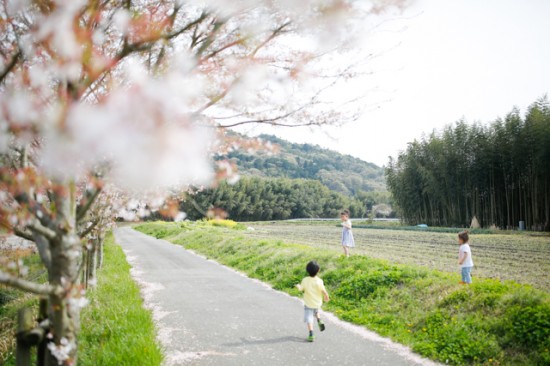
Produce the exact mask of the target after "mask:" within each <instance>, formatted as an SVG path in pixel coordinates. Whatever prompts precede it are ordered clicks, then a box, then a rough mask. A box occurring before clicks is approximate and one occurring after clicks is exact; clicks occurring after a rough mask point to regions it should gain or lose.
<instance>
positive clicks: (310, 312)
mask: <svg viewBox="0 0 550 366" xmlns="http://www.w3.org/2000/svg"><path fill="white" fill-rule="evenodd" d="M319 269H320V268H319V264H317V262H316V261H311V262H309V263H308V264H307V266H306V271H307V273H308V274H309V277H305V278H304V279H303V280H302V282H301V283H300V284H297V285H296V288H297V289H298V290H300V291H303V292H304V322H306V323H307V330H308V331H309V336H308V338H307V340H308V341H310V342H313V340H314V339H315V337H314V335H313V318H314V317H315V318H316V319H317V324H318V325H319V329H320V330H321V332H322V331H324V330H325V324H324V323H323V322H322V321H321V315H320V314H319V309H320V308H321V305H323V299H324V300H325V302H328V301H329V300H330V299H329V297H328V293H327V290H326V289H325V285H324V283H323V280H322V279H320V278H319V277H317V274H318V273H319Z"/></svg>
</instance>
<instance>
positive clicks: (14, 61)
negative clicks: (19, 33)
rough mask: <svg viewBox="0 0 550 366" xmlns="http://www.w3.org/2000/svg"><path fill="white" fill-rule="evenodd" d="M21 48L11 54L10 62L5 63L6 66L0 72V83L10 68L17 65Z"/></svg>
mask: <svg viewBox="0 0 550 366" xmlns="http://www.w3.org/2000/svg"><path fill="white" fill-rule="evenodd" d="M21 56H22V53H21V50H18V51H17V52H16V53H15V55H13V56H12V58H11V60H10V62H9V63H8V64H7V65H6V68H5V69H4V70H3V71H2V72H1V73H0V84H2V83H3V82H4V79H5V78H6V77H7V76H8V75H9V73H10V72H11V70H13V68H14V67H15V65H17V62H18V61H19V58H21Z"/></svg>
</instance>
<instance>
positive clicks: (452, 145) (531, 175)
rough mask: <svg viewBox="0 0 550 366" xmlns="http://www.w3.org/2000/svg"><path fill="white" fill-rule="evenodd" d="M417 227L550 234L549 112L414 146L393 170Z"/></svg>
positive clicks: (448, 133) (405, 211)
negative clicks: (521, 228)
mask: <svg viewBox="0 0 550 366" xmlns="http://www.w3.org/2000/svg"><path fill="white" fill-rule="evenodd" d="M386 179H387V185H388V190H390V192H391V193H392V194H393V196H394V199H395V203H396V204H397V205H398V206H399V210H400V214H401V217H402V218H403V220H404V221H406V222H407V223H410V224H419V223H426V224H428V225H433V226H457V227H465V226H469V225H470V223H471V220H472V219H473V217H474V216H475V217H476V218H477V219H478V221H479V223H480V224H481V226H483V227H498V228H503V229H513V228H517V227H518V226H519V222H520V221H523V222H525V226H526V228H527V229H530V230H541V231H542V230H544V231H548V230H550V104H549V102H548V99H547V97H546V96H545V97H543V98H541V99H539V100H538V101H537V102H535V103H533V104H532V105H531V106H530V107H529V108H528V110H527V112H526V113H525V116H522V115H521V114H520V112H519V111H518V110H517V109H513V110H512V111H511V112H510V113H509V114H508V115H506V117H505V118H504V119H502V118H499V119H497V120H495V121H494V122H493V123H491V124H489V125H482V124H479V123H476V124H473V125H470V124H467V123H466V122H464V121H459V122H457V123H456V124H455V125H454V126H447V127H446V128H445V129H444V130H443V131H441V132H433V133H432V134H431V135H429V136H425V137H423V138H422V139H421V140H420V141H416V140H415V141H414V142H412V143H409V145H408V147H407V149H406V150H405V151H404V152H402V153H400V155H399V156H398V158H397V159H396V160H395V159H390V162H389V164H388V166H387V168H386Z"/></svg>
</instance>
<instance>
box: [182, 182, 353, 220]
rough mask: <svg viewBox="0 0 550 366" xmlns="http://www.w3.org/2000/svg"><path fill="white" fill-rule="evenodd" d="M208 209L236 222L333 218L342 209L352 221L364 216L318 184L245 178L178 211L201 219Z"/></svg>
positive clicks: (194, 199)
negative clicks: (214, 208)
mask: <svg viewBox="0 0 550 366" xmlns="http://www.w3.org/2000/svg"><path fill="white" fill-rule="evenodd" d="M197 207H199V208H201V210H198V209H197ZM211 207H216V208H221V209H223V210H225V211H226V212H227V213H228V214H229V217H230V218H231V219H234V220H237V221H255V220H284V219H293V218H316V217H323V218H324V217H336V216H338V214H339V212H340V211H341V210H342V209H344V208H349V209H350V211H351V214H352V216H353V217H357V216H362V215H363V207H362V204H361V202H359V201H358V200H354V199H351V198H349V197H346V196H344V195H342V194H340V193H336V192H334V191H331V190H330V189H329V188H327V187H326V186H324V185H323V184H321V183H320V182H319V181H315V180H305V179H287V178H271V179H262V178H257V177H244V178H242V179H241V180H240V181H239V182H237V183H236V184H234V185H231V184H228V183H227V182H224V183H221V184H219V185H218V186H217V187H216V188H212V189H207V190H204V191H201V192H198V193H197V194H195V195H193V196H192V197H189V198H188V199H187V200H185V201H183V202H181V203H180V209H181V211H184V212H186V213H187V215H188V216H189V218H191V219H199V218H202V217H204V211H206V210H207V209H209V208H211Z"/></svg>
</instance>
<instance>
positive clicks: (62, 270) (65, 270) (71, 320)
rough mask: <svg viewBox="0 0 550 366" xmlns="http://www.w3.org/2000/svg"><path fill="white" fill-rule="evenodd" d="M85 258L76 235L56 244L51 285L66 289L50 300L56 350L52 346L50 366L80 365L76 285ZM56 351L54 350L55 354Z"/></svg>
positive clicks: (77, 291)
mask: <svg viewBox="0 0 550 366" xmlns="http://www.w3.org/2000/svg"><path fill="white" fill-rule="evenodd" d="M81 255H82V249H81V245H80V240H79V238H78V236H77V235H76V233H74V232H68V233H66V234H65V235H64V236H63V237H62V238H61V240H59V242H58V243H55V244H53V243H52V267H51V271H50V273H49V281H50V284H52V285H58V286H61V287H62V288H64V289H65V291H64V292H63V293H56V294H51V295H50V297H49V311H48V315H49V319H50V321H51V332H52V336H53V343H54V344H55V347H52V346H51V345H50V347H48V348H49V350H50V352H49V357H48V358H47V362H46V364H47V365H48V366H54V365H59V362H58V361H65V362H67V364H69V363H70V364H71V365H76V361H77V360H76V355H77V339H76V338H77V335H78V332H79V329H80V304H79V300H78V299H79V298H80V296H81V294H80V290H79V289H78V286H77V285H76V281H77V280H78V276H79V268H78V263H79V259H80V258H81ZM52 348H54V349H53V350H52Z"/></svg>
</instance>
